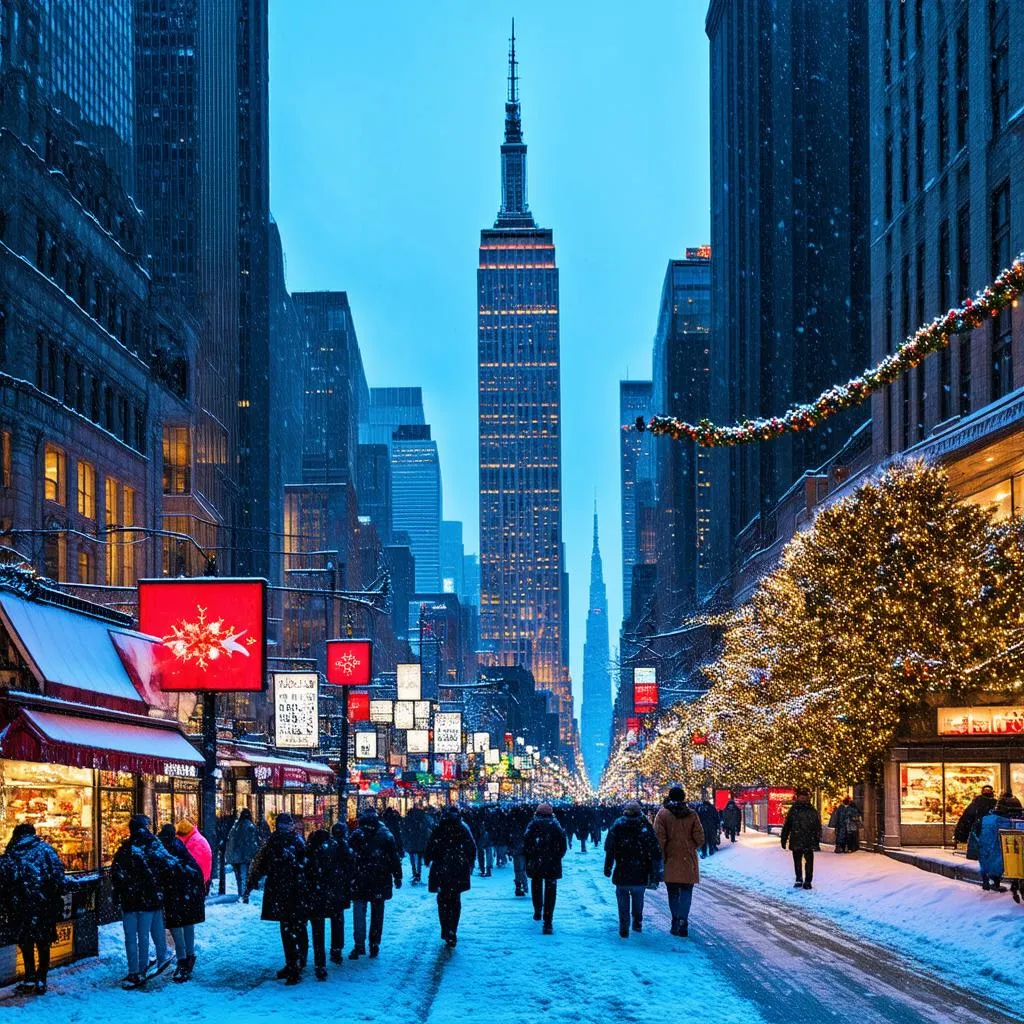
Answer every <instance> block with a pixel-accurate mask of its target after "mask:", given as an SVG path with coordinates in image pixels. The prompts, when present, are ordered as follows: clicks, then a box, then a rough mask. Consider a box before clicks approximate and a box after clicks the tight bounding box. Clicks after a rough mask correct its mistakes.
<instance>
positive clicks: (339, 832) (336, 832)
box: [331, 821, 348, 840]
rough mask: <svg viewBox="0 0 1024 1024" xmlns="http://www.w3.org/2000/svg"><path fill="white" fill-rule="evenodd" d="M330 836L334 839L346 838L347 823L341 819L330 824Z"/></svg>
mask: <svg viewBox="0 0 1024 1024" xmlns="http://www.w3.org/2000/svg"><path fill="white" fill-rule="evenodd" d="M331 836H332V838H334V839H345V840H347V839H348V825H346V824H345V822H343V821H336V822H335V823H334V824H333V825H332V826H331Z"/></svg>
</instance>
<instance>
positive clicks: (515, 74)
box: [508, 18, 519, 104]
mask: <svg viewBox="0 0 1024 1024" xmlns="http://www.w3.org/2000/svg"><path fill="white" fill-rule="evenodd" d="M508 102H509V103H515V104H518V103H519V61H517V60H516V19H515V18H513V19H512V38H511V40H510V41H509V47H508Z"/></svg>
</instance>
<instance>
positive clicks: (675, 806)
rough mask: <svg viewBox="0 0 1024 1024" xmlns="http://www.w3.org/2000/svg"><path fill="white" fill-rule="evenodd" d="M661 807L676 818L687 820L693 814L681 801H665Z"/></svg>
mask: <svg viewBox="0 0 1024 1024" xmlns="http://www.w3.org/2000/svg"><path fill="white" fill-rule="evenodd" d="M662 807H664V808H665V810H666V811H671V812H672V813H673V814H674V815H675V816H676V817H677V818H688V817H689V816H690V815H691V814H693V813H694V811H693V809H692V808H691V807H690V806H689V805H688V804H686V803H684V802H683V801H681V800H666V801H665V802H664V803H663V804H662Z"/></svg>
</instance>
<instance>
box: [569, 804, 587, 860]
mask: <svg viewBox="0 0 1024 1024" xmlns="http://www.w3.org/2000/svg"><path fill="white" fill-rule="evenodd" d="M572 829H573V833H574V834H575V836H576V838H577V839H578V840H579V841H580V853H586V852H587V840H588V839H589V838H590V808H589V807H584V806H583V805H582V804H580V805H579V806H578V807H574V808H573V809H572Z"/></svg>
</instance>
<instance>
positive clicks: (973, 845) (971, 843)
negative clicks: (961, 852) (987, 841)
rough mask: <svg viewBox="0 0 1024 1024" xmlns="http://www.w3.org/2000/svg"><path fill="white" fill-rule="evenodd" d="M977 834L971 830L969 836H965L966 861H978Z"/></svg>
mask: <svg viewBox="0 0 1024 1024" xmlns="http://www.w3.org/2000/svg"><path fill="white" fill-rule="evenodd" d="M978 846H979V840H978V833H977V832H975V831H974V829H973V828H972V829H971V831H970V834H969V835H968V836H967V852H966V856H967V859H968V860H980V857H979V855H978Z"/></svg>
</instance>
